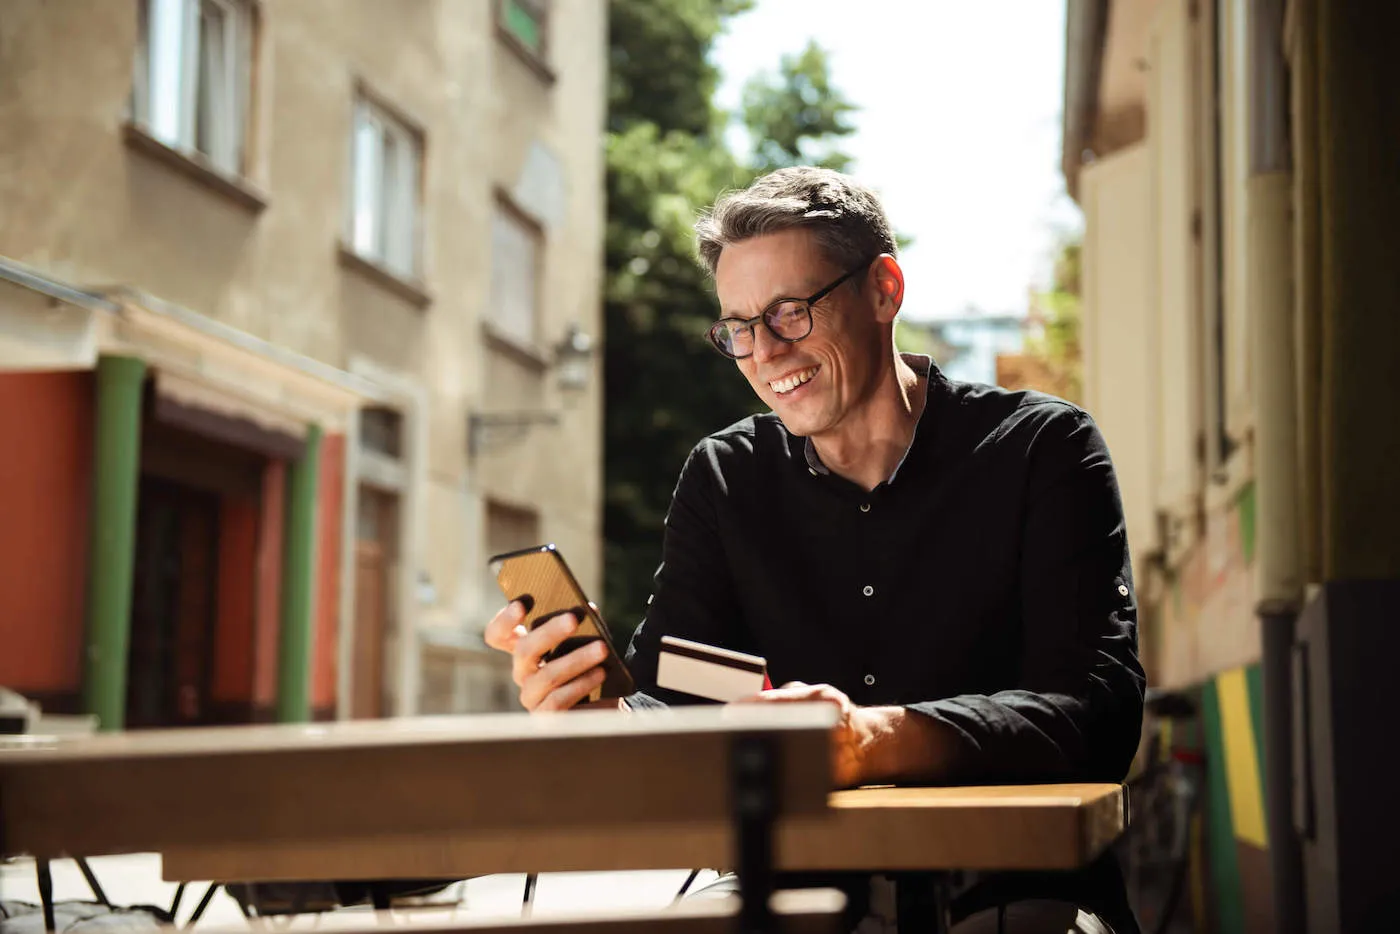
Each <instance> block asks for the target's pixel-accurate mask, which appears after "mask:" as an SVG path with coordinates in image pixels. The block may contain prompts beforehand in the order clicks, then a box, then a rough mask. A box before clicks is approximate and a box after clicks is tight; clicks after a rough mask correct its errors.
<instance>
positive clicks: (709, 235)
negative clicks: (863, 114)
mask: <svg viewBox="0 0 1400 934" xmlns="http://www.w3.org/2000/svg"><path fill="white" fill-rule="evenodd" d="M794 227H801V228H806V229H807V230H810V231H811V232H812V236H813V237H814V238H815V239H816V241H817V245H818V247H820V249H821V251H822V252H823V253H824V254H825V255H826V257H827V259H829V260H830V261H831V262H832V263H833V264H834V265H836V266H838V267H839V268H841V269H843V270H845V269H853V268H855V267H856V266H858V265H859V264H860V263H862V262H866V261H869V260H872V259H874V258H875V257H876V256H879V255H880V254H881V253H889V254H890V255H891V256H893V255H896V251H897V250H898V247H897V246H896V244H895V239H894V232H893V231H892V230H891V229H890V220H889V218H888V217H886V216H885V209H884V206H883V205H881V204H880V199H879V197H878V196H877V195H876V194H875V192H873V191H871V190H870V189H869V188H867V187H865V186H864V185H862V184H860V183H859V182H857V181H856V180H855V179H853V178H851V177H850V176H847V175H842V174H841V173H840V172H836V171H833V170H831V169H819V168H815V167H813V166H797V167H795V168H790V169H778V170H777V171H776V172H770V173H769V174H767V175H764V176H762V177H761V178H759V179H757V180H755V181H754V183H753V184H751V185H749V187H748V188H745V189H743V190H741V191H730V192H726V193H725V194H724V195H722V196H721V197H720V198H719V200H718V201H716V202H715V205H714V207H712V208H710V210H709V211H706V212H705V213H704V214H702V215H701V216H700V219H699V220H698V221H696V223H695V233H696V239H697V244H698V246H699V250H700V259H701V260H703V261H704V263H705V266H706V268H707V269H709V271H710V275H712V276H713V275H714V274H715V269H716V268H717V267H718V266H719V257H720V253H722V252H723V251H724V248H725V247H726V246H728V245H730V244H732V243H738V242H740V241H743V240H748V239H750V238H751V237H761V236H763V235H764V234H771V233H778V232H779V231H783V230H791V229H793V228H794Z"/></svg>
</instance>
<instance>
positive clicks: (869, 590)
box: [861, 584, 875, 597]
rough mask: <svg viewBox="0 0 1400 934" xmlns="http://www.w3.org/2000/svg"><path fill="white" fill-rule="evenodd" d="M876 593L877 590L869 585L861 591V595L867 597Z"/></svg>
mask: <svg viewBox="0 0 1400 934" xmlns="http://www.w3.org/2000/svg"><path fill="white" fill-rule="evenodd" d="M874 592H875V588H874V587H871V586H870V585H869V584H866V585H865V587H864V588H862V590H861V593H863V594H865V595H866V596H867V597H868V596H870V595H871V594H873V593H874Z"/></svg>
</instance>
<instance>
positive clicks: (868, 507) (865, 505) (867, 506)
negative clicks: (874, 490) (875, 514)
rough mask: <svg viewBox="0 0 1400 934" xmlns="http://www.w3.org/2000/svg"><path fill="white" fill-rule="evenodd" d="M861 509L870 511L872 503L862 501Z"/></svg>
mask: <svg viewBox="0 0 1400 934" xmlns="http://www.w3.org/2000/svg"><path fill="white" fill-rule="evenodd" d="M860 511H861V512H869V511H870V504H869V503H861V504H860Z"/></svg>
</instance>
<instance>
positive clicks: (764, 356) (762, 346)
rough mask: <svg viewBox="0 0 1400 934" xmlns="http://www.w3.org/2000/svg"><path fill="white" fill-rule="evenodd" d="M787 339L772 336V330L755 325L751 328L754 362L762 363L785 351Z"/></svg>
mask: <svg viewBox="0 0 1400 934" xmlns="http://www.w3.org/2000/svg"><path fill="white" fill-rule="evenodd" d="M787 348H788V343H787V341H780V340H778V339H777V338H776V337H774V336H773V332H772V331H770V330H768V329H767V328H766V327H764V326H763V325H761V324H759V325H756V326H755V327H754V329H753V359H754V362H755V363H763V362H765V361H767V360H771V359H773V358H774V357H779V356H782V355H783V354H784V353H786V352H787Z"/></svg>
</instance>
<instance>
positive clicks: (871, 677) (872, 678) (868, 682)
mask: <svg viewBox="0 0 1400 934" xmlns="http://www.w3.org/2000/svg"><path fill="white" fill-rule="evenodd" d="M874 683H875V676H874V675H866V676H865V686H866V687H870V686H871V685H873V684H874Z"/></svg>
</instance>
